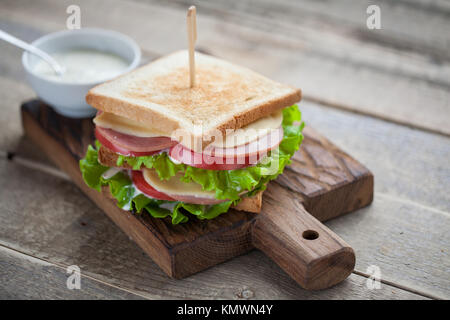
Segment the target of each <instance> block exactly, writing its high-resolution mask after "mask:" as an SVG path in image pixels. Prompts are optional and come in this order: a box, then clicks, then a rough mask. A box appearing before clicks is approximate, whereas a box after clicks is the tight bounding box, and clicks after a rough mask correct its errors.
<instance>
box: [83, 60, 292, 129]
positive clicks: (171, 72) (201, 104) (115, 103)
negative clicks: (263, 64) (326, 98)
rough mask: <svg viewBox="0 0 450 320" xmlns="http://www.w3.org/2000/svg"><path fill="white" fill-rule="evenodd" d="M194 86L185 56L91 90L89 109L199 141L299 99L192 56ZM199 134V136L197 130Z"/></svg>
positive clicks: (241, 71)
mask: <svg viewBox="0 0 450 320" xmlns="http://www.w3.org/2000/svg"><path fill="white" fill-rule="evenodd" d="M195 56H196V58H195V59H196V60H195V61H196V85H195V86H194V87H193V88H189V70H188V65H189V63H188V52H187V51H178V52H175V53H173V54H170V55H168V56H165V57H162V58H160V59H158V60H156V61H154V62H152V63H150V64H148V65H146V66H143V67H141V68H139V69H136V70H134V71H132V72H130V73H128V74H126V75H124V76H121V77H119V78H117V79H115V80H112V81H109V82H106V83H104V84H101V85H98V86H96V87H94V88H93V89H91V90H90V91H89V93H88V95H87V97H86V101H87V102H88V103H89V104H90V105H92V106H93V107H94V108H96V109H99V110H103V111H105V112H110V113H114V114H116V115H119V116H123V117H127V118H129V119H132V120H136V121H139V122H142V123H145V124H147V125H148V126H151V127H153V128H156V129H158V130H160V131H163V132H165V133H166V134H167V135H169V136H170V135H172V133H173V131H174V130H177V129H182V130H185V132H187V133H188V134H189V135H191V136H192V137H203V136H205V135H209V134H214V130H219V131H221V132H222V134H225V130H226V129H239V128H241V127H243V126H245V125H247V124H249V123H252V122H254V121H255V120H257V119H260V118H262V117H265V116H267V115H269V114H271V113H273V112H275V111H277V110H279V109H282V108H284V107H286V106H290V105H292V104H294V103H295V102H297V101H299V100H300V99H301V92H300V90H299V89H296V88H293V87H290V86H287V85H283V84H280V83H278V82H275V81H272V80H270V79H268V78H266V77H264V76H262V75H260V74H258V73H255V72H253V71H251V70H249V69H246V68H243V67H239V66H236V65H234V64H231V63H229V62H226V61H224V60H221V59H218V58H214V57H211V56H208V55H204V54H201V53H198V52H196V54H195ZM199 128H201V129H202V130H199Z"/></svg>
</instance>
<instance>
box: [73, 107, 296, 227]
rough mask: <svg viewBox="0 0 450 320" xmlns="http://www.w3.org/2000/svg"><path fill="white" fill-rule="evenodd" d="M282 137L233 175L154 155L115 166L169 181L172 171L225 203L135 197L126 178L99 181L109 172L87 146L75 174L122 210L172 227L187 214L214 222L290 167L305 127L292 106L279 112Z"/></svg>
mask: <svg viewBox="0 0 450 320" xmlns="http://www.w3.org/2000/svg"><path fill="white" fill-rule="evenodd" d="M282 126H283V130H284V136H283V140H282V141H281V143H280V145H279V147H278V148H276V149H274V150H272V151H271V152H270V154H268V155H267V156H266V157H265V159H263V160H262V161H260V162H259V163H258V164H257V165H254V166H250V167H247V168H243V169H236V170H206V169H200V168H195V167H191V166H188V165H184V164H176V163H174V162H173V161H172V160H171V159H170V157H169V156H168V155H167V153H160V154H157V155H153V156H143V157H127V156H122V155H120V156H119V157H118V159H117V165H118V166H120V165H122V164H123V163H127V164H129V165H131V166H132V167H133V169H134V170H138V169H140V168H141V166H145V167H147V168H151V169H155V171H156V172H157V173H158V176H159V178H160V179H161V180H163V179H170V178H171V177H173V176H175V174H176V173H177V172H182V173H183V176H182V177H181V179H182V181H184V182H194V183H198V184H200V185H201V186H202V188H203V190H208V191H215V197H216V198H217V199H221V200H222V199H226V200H228V201H225V202H223V203H220V204H216V205H209V206H206V205H196V204H188V203H183V202H178V201H175V202H174V201H163V200H155V199H151V198H148V197H146V196H145V195H143V194H140V193H138V192H137V191H136V189H135V188H134V186H133V184H132V182H131V180H130V178H129V177H128V176H127V175H126V174H125V173H123V172H119V173H117V174H115V175H114V176H113V177H111V178H110V179H104V178H103V177H102V175H103V173H104V172H105V171H106V170H108V167H104V166H102V165H101V164H100V163H99V162H98V152H97V150H98V148H99V147H100V143H99V142H98V141H96V148H94V147H92V146H89V147H88V150H87V153H86V156H85V158H83V159H82V160H80V169H81V172H82V175H83V179H84V180H85V182H86V184H87V185H88V186H89V187H91V188H94V189H96V190H98V191H100V190H101V187H102V186H109V189H110V191H111V194H112V195H113V197H114V198H115V199H116V200H117V205H118V206H119V207H121V208H124V207H125V208H126V209H129V210H134V211H136V212H137V213H141V212H143V210H145V211H146V212H148V213H149V214H150V215H152V216H153V217H155V218H165V217H168V216H170V217H171V218H172V223H173V224H178V223H183V222H186V221H188V217H187V215H186V214H188V213H190V214H192V215H195V216H196V217H197V218H199V219H213V218H215V217H217V216H218V215H220V214H222V213H224V212H227V211H228V209H229V207H230V206H231V205H232V204H237V203H238V202H239V201H240V200H241V197H242V196H243V194H244V196H249V197H251V196H253V195H255V194H256V193H258V192H259V191H262V190H265V188H266V186H267V183H268V182H269V181H270V180H273V179H275V178H276V177H277V176H278V175H280V174H281V173H282V172H283V170H284V168H285V166H286V165H288V164H290V162H291V161H290V158H291V157H292V156H293V154H294V153H295V152H296V151H297V150H298V148H299V146H300V144H301V142H302V140H303V135H302V130H303V127H304V123H303V122H301V113H300V111H299V110H298V107H297V105H293V106H291V107H287V108H285V109H283V122H282Z"/></svg>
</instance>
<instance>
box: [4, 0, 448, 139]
mask: <svg viewBox="0 0 450 320" xmlns="http://www.w3.org/2000/svg"><path fill="white" fill-rule="evenodd" d="M46 1H48V0H46ZM77 3H79V5H80V7H81V8H84V10H83V25H84V26H86V27H87V26H99V25H101V26H102V27H106V28H112V29H116V30H119V31H122V32H125V33H127V34H129V35H131V36H132V37H133V38H135V39H136V40H137V41H138V42H139V44H140V45H141V46H142V47H143V48H144V49H147V50H149V51H153V52H157V53H158V54H165V53H168V52H171V51H174V50H176V49H179V48H180V44H183V43H185V38H184V36H183V35H184V33H181V32H179V30H184V28H185V26H184V23H183V21H184V14H185V8H184V6H175V7H174V6H168V5H167V4H164V6H163V5H162V4H155V3H153V2H152V3H151V4H152V5H145V4H138V3H123V2H116V1H114V2H113V3H111V2H108V3H106V2H103V1H95V2H87V1H79V2H77ZM208 3H209V2H208ZM68 4H72V2H70V3H69V1H67V2H65V1H59V2H58V3H53V2H52V3H51V4H50V2H49V1H48V2H44V3H42V2H40V3H39V4H34V3H29V4H27V6H26V9H24V7H23V6H20V1H14V2H10V3H8V2H5V3H4V4H3V3H2V10H1V11H0V17H2V19H7V21H11V22H12V23H17V22H20V21H27V24H28V25H30V26H33V27H35V28H36V29H40V30H44V31H52V30H58V29H61V28H64V27H65V20H64V19H59V20H58V19H56V17H58V16H59V15H58V14H55V12H64V10H65V8H66V7H67V5H68ZM208 6H210V5H207V7H208ZM106 7H108V8H114V9H113V10H109V14H108V15H102V16H99V15H98V14H97V12H101V11H103V10H104V9H105V8H106ZM207 7H206V9H207ZM206 9H205V10H203V14H202V13H200V16H201V18H199V21H198V23H199V26H200V27H201V29H202V32H201V33H200V34H199V46H198V47H199V48H203V49H206V50H207V51H209V52H211V53H213V54H215V55H217V56H220V57H223V58H226V59H228V60H231V61H234V62H236V63H239V64H241V65H245V66H248V67H251V68H253V69H255V70H258V71H260V72H262V73H264V74H266V75H268V76H270V77H272V78H274V79H276V80H281V81H283V82H286V83H290V84H293V85H296V86H298V87H301V88H302V89H303V92H304V97H305V98H306V99H310V100H313V101H319V102H321V103H324V104H327V105H329V106H332V107H336V108H342V109H347V110H352V111H356V112H360V113H365V114H370V115H372V116H376V117H379V118H382V119H387V120H390V121H394V122H397V123H402V124H406V125H410V126H414V127H417V128H422V129H426V130H429V131H433V132H440V133H443V134H446V135H450V131H449V129H448V126H447V123H446V121H445V120H444V119H446V118H448V117H449V116H450V114H449V112H450V111H449V110H450V109H449V108H448V101H450V99H449V95H450V90H449V88H450V82H449V80H448V79H449V77H448V74H449V72H450V62H449V60H445V59H443V60H439V61H436V59H432V58H430V56H428V55H427V52H434V51H436V52H437V50H428V49H427V50H425V51H424V52H410V51H407V50H404V49H403V48H402V47H400V48H396V47H395V46H394V47H392V45H390V44H392V43H393V44H395V43H396V40H395V39H394V40H392V39H385V38H383V37H381V36H380V41H378V40H377V41H374V42H372V43H371V44H370V45H368V44H367V37H366V36H363V37H361V36H358V35H357V34H356V36H352V37H349V31H348V30H347V29H346V28H345V27H344V28H343V29H342V28H334V27H333V28H331V27H330V28H318V27H317V26H315V25H308V23H307V19H306V20H305V19H300V18H297V17H294V18H290V19H278V18H277V19H275V18H273V19H270V18H267V17H265V16H264V17H259V16H255V15H252V16H249V14H247V13H245V12H233V11H230V10H223V9H221V11H220V10H219V11H217V10H216V9H214V8H213V9H214V10H212V11H211V10H206ZM297 10H298V9H297ZM314 10H315V9H314ZM200 11H202V7H201V6H200V7H199V12H200ZM293 12H295V10H294V11H293ZM385 13H386V12H385ZM428 14H429V16H428V17H421V18H420V19H425V18H426V19H429V20H434V18H435V16H434V15H433V11H432V12H428ZM361 15H362V17H365V12H361ZM404 16H405V17H408V20H407V21H408V22H409V21H410V20H409V19H410V18H411V16H409V15H404ZM414 17H415V16H414ZM294 19H295V24H294V23H292V22H289V21H293V20H294ZM395 19H396V18H392V21H395ZM405 19H406V18H405ZM438 20H439V19H438ZM441 20H442V19H441ZM118 21H121V22H120V24H118ZM280 21H281V23H280ZM304 21H305V22H304ZM412 21H413V22H414V20H412ZM447 21H448V19H447V20H443V23H444V25H443V28H444V27H445V26H446V24H445V22H447ZM364 22H365V21H362V24H363V25H364ZM418 25H420V24H419V23H418ZM143 26H145V28H144V27H143ZM441 29H442V28H441ZM148 30H152V32H149V31H148ZM346 30H347V31H346ZM350 30H351V29H350ZM404 30H406V27H404V29H403V31H404ZM377 31H379V30H373V31H366V32H365V33H364V35H367V34H370V35H372V34H373V33H374V32H377ZM403 31H402V32H403ZM167 34H170V35H171V36H170V37H167ZM398 34H400V32H399V33H398ZM441 34H442V36H443V37H445V34H446V33H445V32H443V33H441ZM377 37H378V36H375V38H377ZM412 37H414V35H413V36H412ZM425 38H426V37H425V36H423V37H422V39H425ZM383 40H385V41H384V42H383ZM442 43H445V42H442ZM155 44H157V45H155ZM183 46H184V45H183ZM441 51H442V50H441ZM299 75H301V76H299ZM393 84H395V85H393ZM355 88H358V90H355ZM425 105H426V106H427V107H426V108H424V107H423V106H425Z"/></svg>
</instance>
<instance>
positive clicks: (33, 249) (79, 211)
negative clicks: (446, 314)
mask: <svg viewBox="0 0 450 320" xmlns="http://www.w3.org/2000/svg"><path fill="white" fill-rule="evenodd" d="M0 176H1V177H2V179H0V187H1V189H0V190H3V191H2V192H0V214H1V221H2V223H1V224H0V243H2V244H4V245H7V246H8V247H11V248H15V249H17V250H21V251H24V252H28V253H30V254H32V255H33V256H36V257H39V258H42V259H46V260H49V261H52V262H55V263H58V264H64V265H72V264H76V265H78V266H80V268H81V270H82V271H83V273H85V274H86V275H89V276H92V277H95V278H97V279H99V280H101V281H105V282H107V283H110V284H113V285H116V286H119V287H123V288H127V289H130V290H133V291H135V292H140V293H142V294H144V295H146V296H150V297H152V298H194V299H205V298H209V299H211V298H228V299H233V298H238V297H239V296H242V294H240V293H242V292H245V293H246V294H245V295H247V294H249V295H251V296H253V297H254V298H258V299H319V298H328V299H352V298H360V299H366V298H367V299H368V298H388V299H391V298H392V299H395V298H402V297H403V298H408V297H409V298H414V297H417V296H415V295H409V294H408V295H406V296H405V294H406V292H404V291H402V290H398V289H397V288H393V287H390V286H387V285H384V284H383V285H382V290H367V288H366V286H365V281H366V279H365V278H362V279H360V280H358V279H359V276H357V277H355V276H354V275H352V276H350V277H349V278H348V280H346V281H344V282H342V283H341V284H339V285H337V286H335V287H333V288H332V289H329V290H323V291H318V292H315V291H313V292H311V291H309V292H306V291H304V290H303V289H301V288H300V287H299V286H298V285H297V284H296V283H295V282H294V281H293V280H292V279H291V278H290V277H289V276H288V275H286V274H285V273H284V272H283V271H282V270H281V269H280V268H278V267H277V266H276V265H275V263H273V262H272V261H271V260H270V259H268V258H267V257H265V256H264V254H262V253H261V252H259V251H252V252H250V253H249V254H246V255H243V256H240V257H236V258H234V259H232V260H230V261H228V262H226V263H223V264H220V265H217V266H215V267H214V268H211V269H209V270H206V271H204V272H201V273H198V274H196V275H193V276H191V277H189V278H186V279H182V280H172V279H170V278H168V277H167V276H166V275H165V274H164V273H163V272H162V271H161V269H160V268H158V266H157V265H156V264H155V263H154V262H153V261H152V260H151V259H150V258H149V257H148V256H147V255H146V254H145V253H144V252H143V251H142V250H141V249H140V248H139V247H138V246H137V245H136V244H135V243H134V242H133V241H131V240H130V239H129V238H128V237H127V236H126V235H125V234H124V233H123V232H122V231H121V230H120V229H119V228H118V227H117V226H115V225H114V223H113V222H112V221H111V220H110V219H108V218H107V217H106V216H105V215H104V214H103V213H102V212H101V210H100V209H98V208H97V207H96V206H95V205H94V204H93V203H92V202H91V201H89V200H88V199H87V198H86V197H85V195H83V194H82V193H81V192H80V191H79V189H78V188H76V186H75V185H74V184H72V183H69V182H67V181H65V180H60V179H58V178H55V177H52V176H49V175H47V174H43V173H42V172H40V171H36V170H30V169H28V168H25V167H23V166H21V165H18V164H16V163H15V162H14V159H12V161H5V160H0ZM5 186H7V188H5ZM19 200H20V201H19ZM380 202H381V203H382V204H383V205H382V206H379V205H375V206H370V207H368V208H367V209H365V210H363V211H362V212H358V213H356V214H351V215H346V216H345V217H344V218H339V219H334V220H332V221H330V222H328V223H327V224H328V225H330V224H331V227H332V229H334V230H339V233H340V234H342V235H343V238H344V239H346V240H349V241H350V242H352V241H355V242H356V246H355V251H356V254H357V257H358V259H357V263H358V264H359V268H360V270H361V271H362V272H366V267H367V266H369V265H372V264H376V265H377V266H379V267H380V268H381V271H382V278H383V279H387V280H389V281H393V282H394V283H396V282H397V281H396V280H397V279H399V281H400V284H404V285H406V284H409V285H411V286H410V288H412V289H413V290H416V291H428V292H430V293H434V294H435V295H437V296H441V297H445V296H446V295H445V294H442V293H441V292H445V291H447V296H450V293H449V292H448V287H449V285H448V282H446V281H448V280H445V279H446V277H445V274H443V273H442V272H443V270H445V269H446V268H448V266H449V265H450V263H449V261H448V258H446V257H448V256H447V253H445V252H444V253H443V252H441V251H440V250H441V249H442V248H440V244H439V242H440V243H444V242H445V240H443V239H440V238H442V234H444V233H445V230H446V225H448V223H449V220H448V217H447V218H446V217H445V216H441V215H436V214H433V213H432V212H430V211H427V210H424V209H422V208H418V207H416V206H414V205H409V206H407V207H405V209H404V210H398V207H399V206H402V205H403V204H402V203H395V202H392V201H391V200H389V199H386V200H385V199H380V200H379V201H378V202H376V203H380ZM391 208H392V209H391ZM393 216H394V217H395V224H393V223H392V217H393ZM411 216H414V217H415V219H416V220H415V221H413V222H412V223H409V220H410V217H411ZM341 221H342V222H341ZM431 221H433V225H430V222H431ZM348 225H350V226H351V227H350V228H348V229H349V230H347V226H348ZM416 225H422V226H423V228H424V229H427V228H429V229H432V230H433V233H431V234H429V235H428V237H426V238H422V239H421V241H420V242H416V241H415V239H416V238H417V235H418V234H420V231H417V230H416V227H415V226H416ZM399 230H402V231H401V232H403V234H400V232H399ZM380 232H381V233H382V234H383V235H385V236H383V237H381V238H380V237H379V233H380ZM388 236H389V243H396V244H395V245H394V246H392V245H389V247H390V249H389V251H386V250H385V249H381V248H383V246H384V244H385V241H386V238H387V237H388ZM353 239H354V240H353ZM396 246H398V247H400V248H402V250H398V251H396V250H395V247H396ZM423 248H426V250H424V249H423ZM412 253H413V254H412ZM393 254H395V257H396V258H395V259H394V260H391V257H392V255H393ZM404 261H406V262H407V264H408V265H405V263H404ZM439 270H441V271H439ZM354 280H355V281H354ZM336 288H337V289H336ZM424 289H426V290H424ZM443 290H444V291H443ZM249 292H250V293H249Z"/></svg>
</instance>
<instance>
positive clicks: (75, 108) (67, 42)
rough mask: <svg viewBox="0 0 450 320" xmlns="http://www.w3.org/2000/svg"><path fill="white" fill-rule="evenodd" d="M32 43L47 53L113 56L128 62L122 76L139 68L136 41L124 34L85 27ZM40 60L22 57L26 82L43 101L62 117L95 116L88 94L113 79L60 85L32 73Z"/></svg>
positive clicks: (28, 55) (139, 52)
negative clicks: (82, 52)
mask: <svg viewBox="0 0 450 320" xmlns="http://www.w3.org/2000/svg"><path fill="white" fill-rule="evenodd" d="M32 44H33V45H34V46H36V47H38V48H40V49H42V50H44V51H46V52H47V53H53V52H56V51H65V50H69V49H72V48H74V49H75V48H78V49H79V48H86V49H95V50H98V51H105V52H109V53H114V54H116V55H118V56H120V57H122V58H124V59H125V60H126V61H128V62H129V65H128V67H127V68H126V69H125V70H124V71H123V72H122V73H121V74H124V73H127V72H129V71H130V70H132V69H134V68H136V66H138V65H139V62H140V60H141V50H140V49H139V46H138V45H137V44H136V42H134V41H133V40H132V39H131V38H129V37H127V36H125V35H123V34H121V33H118V32H115V31H110V30H103V29H90V28H86V29H80V30H67V31H60V32H55V33H50V34H48V35H45V36H43V37H41V38H39V39H37V40H36V41H34V42H33V43H32ZM39 60H40V59H39V58H38V57H36V56H35V55H33V54H31V53H28V52H24V53H23V55H22V63H23V66H24V68H25V71H26V77H27V80H28V82H29V84H30V85H31V87H32V88H33V89H34V91H35V92H36V93H37V95H38V96H39V97H40V98H41V99H42V100H43V101H45V102H46V103H48V104H49V105H51V106H52V107H53V108H54V109H55V110H56V111H57V112H59V113H60V114H63V115H65V116H68V117H71V118H83V117H89V116H92V115H94V114H95V112H96V110H95V109H94V108H92V107H91V106H89V105H88V104H87V103H86V94H87V92H88V91H89V89H91V88H92V87H94V86H95V85H97V84H100V83H103V82H105V81H107V80H110V79H109V78H108V79H101V80H98V81H92V82H85V83H70V82H58V81H56V80H52V79H50V78H46V77H45V76H42V75H40V74H37V73H36V72H34V71H33V70H34V67H35V65H36V63H37V62H38V61H39Z"/></svg>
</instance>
